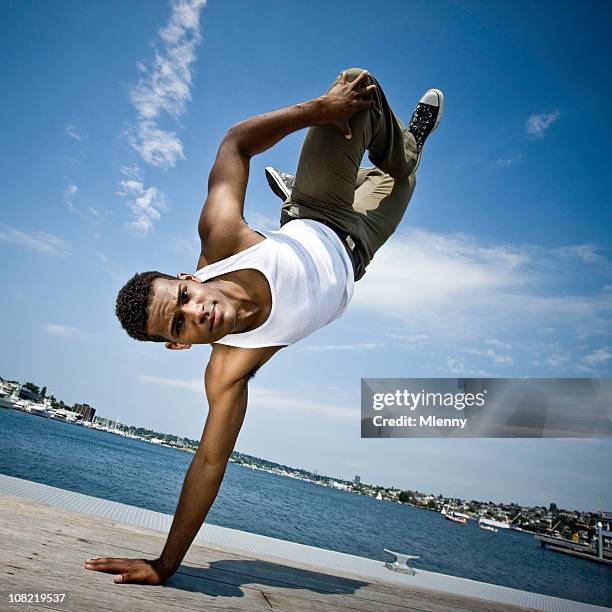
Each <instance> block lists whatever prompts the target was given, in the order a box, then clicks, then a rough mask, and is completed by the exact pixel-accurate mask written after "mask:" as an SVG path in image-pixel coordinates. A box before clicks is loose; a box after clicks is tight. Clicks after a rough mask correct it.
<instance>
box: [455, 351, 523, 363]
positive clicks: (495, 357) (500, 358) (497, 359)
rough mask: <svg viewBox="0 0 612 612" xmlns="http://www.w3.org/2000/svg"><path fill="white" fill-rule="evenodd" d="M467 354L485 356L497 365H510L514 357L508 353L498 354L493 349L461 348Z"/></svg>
mask: <svg viewBox="0 0 612 612" xmlns="http://www.w3.org/2000/svg"><path fill="white" fill-rule="evenodd" d="M463 350H464V351H465V352H466V353H468V355H477V356H479V357H486V358H487V359H491V360H492V361H493V362H494V363H496V364H498V365H512V364H513V363H514V359H513V358H512V357H511V356H510V355H500V354H499V353H497V352H496V351H494V350H493V349H484V350H483V349H474V348H466V349H463Z"/></svg>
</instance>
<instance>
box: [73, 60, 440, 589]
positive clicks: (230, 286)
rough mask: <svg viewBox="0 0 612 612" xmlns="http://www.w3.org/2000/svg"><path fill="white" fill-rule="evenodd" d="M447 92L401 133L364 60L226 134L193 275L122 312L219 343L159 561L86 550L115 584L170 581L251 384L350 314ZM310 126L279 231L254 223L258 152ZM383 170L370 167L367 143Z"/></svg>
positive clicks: (166, 279) (153, 286)
mask: <svg viewBox="0 0 612 612" xmlns="http://www.w3.org/2000/svg"><path fill="white" fill-rule="evenodd" d="M442 106H443V96H442V92H440V91H439V90H436V89H432V90H429V91H428V92H427V93H426V94H425V95H424V96H423V97H422V98H421V100H420V101H419V104H418V105H417V107H416V109H415V111H414V113H413V115H412V118H411V121H410V124H409V127H408V128H407V129H405V128H404V127H403V125H402V124H401V122H400V121H399V119H397V117H396V116H395V115H394V113H393V111H392V110H391V108H390V106H389V104H388V102H387V100H386V98H385V95H384V93H383V91H382V89H381V88H380V85H379V84H378V83H377V82H376V80H375V79H374V78H373V77H372V76H371V75H369V74H368V73H367V71H365V70H360V69H357V68H352V69H350V70H346V71H344V72H342V73H341V74H340V75H339V76H338V77H337V78H336V80H335V82H334V83H333V85H332V87H331V88H330V89H329V91H328V92H327V93H326V94H325V95H323V96H321V97H319V98H316V99H314V100H310V101H308V102H304V103H301V104H296V105H295V106H290V107H288V108H283V109H281V110H277V111H274V112H271V113H266V114H263V115H258V116H256V117H252V118H251V119H247V120H246V121H243V122H241V123H238V124H237V125H235V126H233V127H232V128H231V129H230V130H229V131H228V133H227V135H226V136H225V138H224V139H223V141H222V143H221V145H220V147H219V151H218V153H217V158H216V160H215V163H214V165H213V168H212V170H211V173H210V177H209V181H208V197H207V199H206V202H205V204H204V207H203V209H202V213H201V216H200V220H199V225H198V231H199V235H200V239H201V255H200V258H199V261H198V264H197V272H196V273H195V274H185V273H181V274H179V275H178V279H177V278H176V277H172V276H168V275H165V274H160V273H158V272H146V273H144V274H140V275H136V276H135V277H134V278H132V279H131V280H130V281H128V283H127V284H126V285H125V286H124V287H123V288H122V289H121V291H120V292H119V295H118V298H117V316H118V317H119V319H120V321H121V323H122V325H123V327H124V328H125V330H126V331H127V332H128V334H129V335H131V336H132V337H133V338H136V339H138V340H149V341H157V342H165V345H166V347H167V348H169V349H174V350H181V349H188V348H190V347H191V345H192V344H211V345H212V352H211V356H210V360H209V363H208V366H207V367H206V372H205V376H204V384H205V389H206V396H207V399H208V406H209V412H208V417H207V419H206V424H205V426H204V432H203V434H202V438H201V441H200V444H199V446H198V450H197V452H196V454H195V456H194V458H193V461H192V462H191V465H190V467H189V469H188V471H187V474H186V476H185V481H184V483H183V488H182V491H181V495H180V499H179V502H178V506H177V509H176V513H175V516H174V521H173V523H172V527H171V529H170V533H169V534H168V539H167V542H166V545H165V547H164V549H163V551H162V553H161V555H160V557H159V558H158V559H155V560H145V559H109V558H105V559H89V560H87V561H86V562H85V567H86V568H87V569H91V570H96V571H103V572H109V573H113V574H115V582H121V583H141V584H161V583H162V582H164V581H165V580H166V579H167V578H168V577H169V576H171V575H172V574H173V573H174V572H175V571H176V570H177V568H178V567H179V565H180V563H181V561H182V559H183V557H184V556H185V554H186V552H187V550H188V548H189V546H190V545H191V542H192V541H193V539H194V537H195V536H196V534H197V532H198V530H199V529H200V527H201V525H202V523H203V522H204V519H205V518H206V515H207V513H208V511H209V509H210V507H211V506H212V504H213V502H214V500H215V497H216V495H217V492H218V490H219V487H220V485H221V481H222V480H223V476H224V473H225V469H226V467H227V462H228V460H229V458H230V455H231V453H232V450H233V448H234V444H235V442H236V438H237V437H238V433H239V431H240V427H241V425H242V422H243V420H244V416H245V411H246V405H247V387H248V380H249V378H250V377H251V376H252V375H253V373H254V372H255V371H256V370H257V369H258V368H260V367H261V366H262V365H263V364H264V363H266V361H268V360H269V359H270V358H271V357H272V355H274V354H275V353H276V352H278V351H279V350H280V349H282V348H283V347H284V346H288V345H290V344H293V343H294V342H297V341H298V340H300V339H301V338H304V337H305V336H308V335H310V334H311V333H313V332H314V331H316V330H317V329H319V328H321V327H323V326H324V325H326V324H327V323H329V322H331V321H332V320H334V319H337V318H338V317H340V316H341V315H342V314H343V313H344V311H345V310H346V307H347V306H348V303H349V302H350V299H351V297H352V292H353V283H354V281H356V280H359V279H360V278H361V277H362V276H363V275H364V273H365V269H366V266H367V265H368V264H369V262H370V261H371V260H372V258H373V257H374V254H375V252H376V251H377V250H378V248H380V246H381V245H382V244H383V243H384V242H385V241H386V240H387V238H389V236H391V234H392V233H393V231H394V230H395V228H396V227H397V225H398V224H399V222H400V221H401V219H402V216H403V214H404V212H405V210H406V207H407V206H408V202H409V201H410V197H411V195H412V192H413V191H414V187H415V175H414V172H415V170H416V167H417V166H418V163H419V161H420V158H421V153H422V149H423V144H424V143H425V140H426V139H427V137H428V136H429V134H430V133H431V132H432V131H433V130H434V129H435V128H436V127H437V125H438V123H439V121H440V117H441V114H442ZM306 127H309V128H310V129H309V131H308V133H307V135H306V138H305V141H304V144H303V147H302V151H301V155H300V160H299V164H298V169H297V173H296V176H295V180H293V179H292V177H288V176H287V175H284V174H282V173H278V172H277V171H274V170H273V169H271V168H268V169H267V175H268V180H269V182H270V184H271V186H272V187H273V188H274V191H275V192H276V193H277V194H279V195H281V197H284V198H286V199H285V201H284V203H283V205H282V208H281V229H280V230H279V231H277V232H256V231H254V230H253V229H251V228H250V227H249V226H248V225H247V224H246V223H245V221H244V218H243V209H244V196H245V191H246V186H247V181H248V174H249V161H250V159H251V157H253V156H254V155H257V154H259V153H262V152H264V151H266V150H267V149H269V148H270V147H272V146H274V145H275V144H276V143H277V142H278V141H280V140H281V139H282V138H284V137H285V136H287V134H290V133H292V132H294V131H296V130H299V129H302V128H306ZM366 150H367V151H368V156H369V158H370V161H371V162H372V163H373V164H374V166H375V167H374V168H360V167H359V166H360V163H361V160H362V157H363V155H364V153H365V151H366Z"/></svg>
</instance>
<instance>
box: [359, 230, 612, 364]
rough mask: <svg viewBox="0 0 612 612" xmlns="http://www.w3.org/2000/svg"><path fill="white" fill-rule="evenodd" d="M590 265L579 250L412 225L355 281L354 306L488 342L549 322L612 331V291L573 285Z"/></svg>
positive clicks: (415, 328)
mask: <svg viewBox="0 0 612 612" xmlns="http://www.w3.org/2000/svg"><path fill="white" fill-rule="evenodd" d="M572 256H573V259H571V260H568V258H569V257H572ZM398 262H402V265H398ZM569 264H572V265H569ZM584 265H585V264H584V253H580V252H577V251H574V252H573V254H572V253H570V252H568V250H567V249H546V248H543V247H536V246H531V245H519V246H516V245H504V244H483V243H482V242H481V241H479V240H478V239H476V238H474V237H471V236H466V235H457V234H438V233H432V232H426V231H423V230H410V231H408V232H405V233H402V234H396V235H395V236H394V237H392V238H391V239H390V240H389V242H388V243H387V244H385V246H384V247H383V248H382V249H381V250H380V251H379V252H378V253H377V254H376V257H375V258H374V260H373V261H372V263H371V265H370V267H369V268H368V272H367V274H366V275H365V277H364V278H363V280H361V281H360V282H359V283H357V284H356V286H355V294H354V297H353V302H352V308H354V309H360V310H363V311H369V312H372V311H373V312H376V313H377V314H379V315H380V316H382V317H393V318H395V319H396V320H399V321H401V322H402V324H403V330H398V332H397V333H400V334H406V335H409V334H411V333H425V334H427V335H428V336H430V338H431V340H432V341H433V340H440V341H443V342H444V343H446V344H447V343H448V342H449V341H457V342H460V343H461V344H463V345H464V346H465V343H466V341H470V340H472V341H473V340H476V339H478V341H483V339H486V338H489V339H491V338H493V339H494V340H493V341H490V346H492V347H496V348H498V349H501V348H505V347H504V346H502V345H509V344H510V342H509V340H510V339H511V338H515V337H516V336H517V334H520V333H523V334H527V335H531V336H534V335H535V334H538V333H540V332H541V331H542V330H543V329H545V328H552V329H553V331H558V332H559V333H565V332H569V333H574V334H578V333H588V334H589V335H595V334H598V333H600V334H601V333H609V332H610V315H611V314H612V295H611V294H610V292H598V293H597V292H596V293H590V294H584V295H580V294H578V295H577V294H575V293H574V294H572V292H571V290H568V286H569V287H573V286H578V284H579V281H580V279H581V278H582V276H583V274H584V272H583V270H582V268H581V266H584ZM604 271H605V268H604ZM572 274H573V275H574V276H572ZM502 332H503V335H502ZM496 343H498V344H496ZM499 343H501V344H499ZM498 352H499V351H498ZM498 352H497V353H495V355H497V354H498ZM491 358H494V357H493V355H491ZM502 358H503V356H502ZM506 362H507V363H508V360H507V359H506Z"/></svg>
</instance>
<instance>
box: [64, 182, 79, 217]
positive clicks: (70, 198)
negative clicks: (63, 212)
mask: <svg viewBox="0 0 612 612" xmlns="http://www.w3.org/2000/svg"><path fill="white" fill-rule="evenodd" d="M77 193H79V188H78V187H77V186H76V185H68V187H66V189H65V190H64V206H65V207H66V208H67V209H68V210H69V211H70V212H71V213H75V214H79V213H80V211H79V210H78V209H77V207H76V206H75V204H74V199H75V198H76V195H77Z"/></svg>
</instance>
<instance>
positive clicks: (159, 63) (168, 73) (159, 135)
mask: <svg viewBox="0 0 612 612" xmlns="http://www.w3.org/2000/svg"><path fill="white" fill-rule="evenodd" d="M205 4H206V1H205V0H172V1H171V3H170V9H171V14H170V19H169V20H168V23H167V24H166V25H165V26H164V27H163V28H162V29H161V30H160V31H159V32H158V35H159V41H158V48H157V49H156V51H155V57H154V60H153V62H152V65H151V66H145V65H144V64H142V63H141V64H140V65H139V67H140V69H141V71H142V72H143V76H142V77H141V78H140V79H139V81H138V83H137V84H136V85H135V86H134V87H133V88H132V90H131V92H130V99H131V101H132V104H133V105H134V107H135V109H136V111H137V113H138V123H137V126H136V128H135V129H133V130H131V131H130V135H131V137H130V142H131V144H132V146H133V147H134V149H135V150H136V151H137V152H138V153H139V154H140V156H141V157H142V159H143V160H144V161H145V162H147V163H148V164H151V165H153V166H158V167H162V168H168V167H172V166H174V165H175V164H176V162H177V160H178V159H181V158H183V157H184V153H183V144H182V142H181V141H180V139H179V137H178V136H177V134H176V133H175V132H173V131H168V130H164V129H162V128H160V127H159V125H158V123H157V121H158V120H159V119H160V115H161V114H162V112H165V113H167V114H168V115H169V116H170V117H171V118H173V119H178V118H179V117H180V116H181V115H182V114H183V113H184V112H185V107H186V105H187V102H189V101H190V100H191V91H190V87H191V81H192V64H193V62H194V61H195V59H196V50H197V48H198V45H199V44H200V41H201V40H202V35H201V31H200V10H201V9H202V7H204V6H205Z"/></svg>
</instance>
